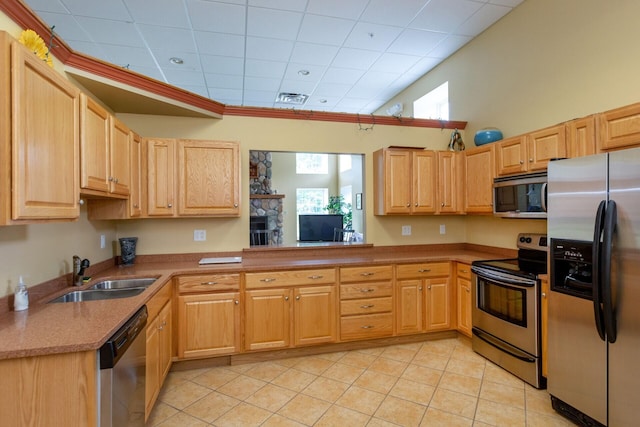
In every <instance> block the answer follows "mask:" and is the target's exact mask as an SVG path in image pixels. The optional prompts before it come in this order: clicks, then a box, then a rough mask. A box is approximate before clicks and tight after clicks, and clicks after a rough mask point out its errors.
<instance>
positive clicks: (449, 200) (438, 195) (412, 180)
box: [373, 148, 461, 215]
mask: <svg viewBox="0 0 640 427" xmlns="http://www.w3.org/2000/svg"><path fill="white" fill-rule="evenodd" d="M373 156H374V157H373V164H374V170H373V179H374V214H375V215H394V214H400V215H422V214H439V213H443V214H446V213H458V211H459V210H460V204H459V199H460V195H459V191H460V187H459V184H458V181H459V174H460V173H461V170H460V167H459V165H458V158H457V154H456V153H454V152H449V151H429V150H421V149H416V150H413V149H396V148H384V149H381V150H378V151H376V152H374V153H373Z"/></svg>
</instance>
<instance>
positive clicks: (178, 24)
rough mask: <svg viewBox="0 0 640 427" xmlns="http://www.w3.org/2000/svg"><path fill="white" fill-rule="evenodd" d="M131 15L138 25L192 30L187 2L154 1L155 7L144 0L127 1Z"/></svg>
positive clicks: (172, 0)
mask: <svg viewBox="0 0 640 427" xmlns="http://www.w3.org/2000/svg"><path fill="white" fill-rule="evenodd" d="M126 5H127V8H128V9H129V13H131V16H133V19H134V20H135V22H136V23H138V24H148V25H159V26H163V27H173V28H191V23H190V22H189V18H188V16H187V8H186V5H185V2H183V1H175V0H153V7H149V3H148V2H146V1H144V0H126Z"/></svg>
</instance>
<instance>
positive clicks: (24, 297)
mask: <svg viewBox="0 0 640 427" xmlns="http://www.w3.org/2000/svg"><path fill="white" fill-rule="evenodd" d="M27 308H29V293H28V292H27V285H25V284H24V282H23V281H22V276H20V280H19V281H18V287H17V288H16V294H15V298H14V300H13V309H14V310H15V311H22V310H26V309H27Z"/></svg>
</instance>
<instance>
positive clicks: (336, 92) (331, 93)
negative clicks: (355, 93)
mask: <svg viewBox="0 0 640 427" xmlns="http://www.w3.org/2000/svg"><path fill="white" fill-rule="evenodd" d="M349 89H351V85H347V84H340V83H325V82H321V83H320V84H318V86H316V89H315V90H314V91H313V94H314V95H316V96H328V97H338V98H341V97H343V96H345V95H346V94H347V92H349Z"/></svg>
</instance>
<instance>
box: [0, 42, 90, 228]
mask: <svg viewBox="0 0 640 427" xmlns="http://www.w3.org/2000/svg"><path fill="white" fill-rule="evenodd" d="M0 87H1V90H2V93H3V96H2V97H0V98H1V100H0V115H1V116H0V121H1V122H2V123H3V125H2V126H0V161H1V162H2V163H1V164H0V171H1V172H0V195H1V196H0V224H4V225H7V224H20V223H27V222H50V221H58V220H74V219H77V218H78V217H79V215H80V208H79V190H80V161H79V128H80V127H79V124H78V119H79V107H80V92H79V90H78V89H77V88H76V87H74V86H73V85H72V84H71V83H70V82H69V81H68V80H66V79H65V78H64V77H62V76H61V75H60V74H59V73H57V72H55V71H54V70H52V69H51V68H50V67H49V66H47V65H46V64H45V62H44V61H42V60H40V59H39V58H38V57H37V56H36V55H34V54H33V52H31V51H29V50H28V49H27V48H25V47H24V46H22V45H21V44H20V43H18V42H17V41H15V40H14V39H12V38H11V37H10V36H9V35H8V34H6V33H4V32H2V33H0ZM52 106H55V108H54V107H52ZM44 153H46V154H44Z"/></svg>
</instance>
